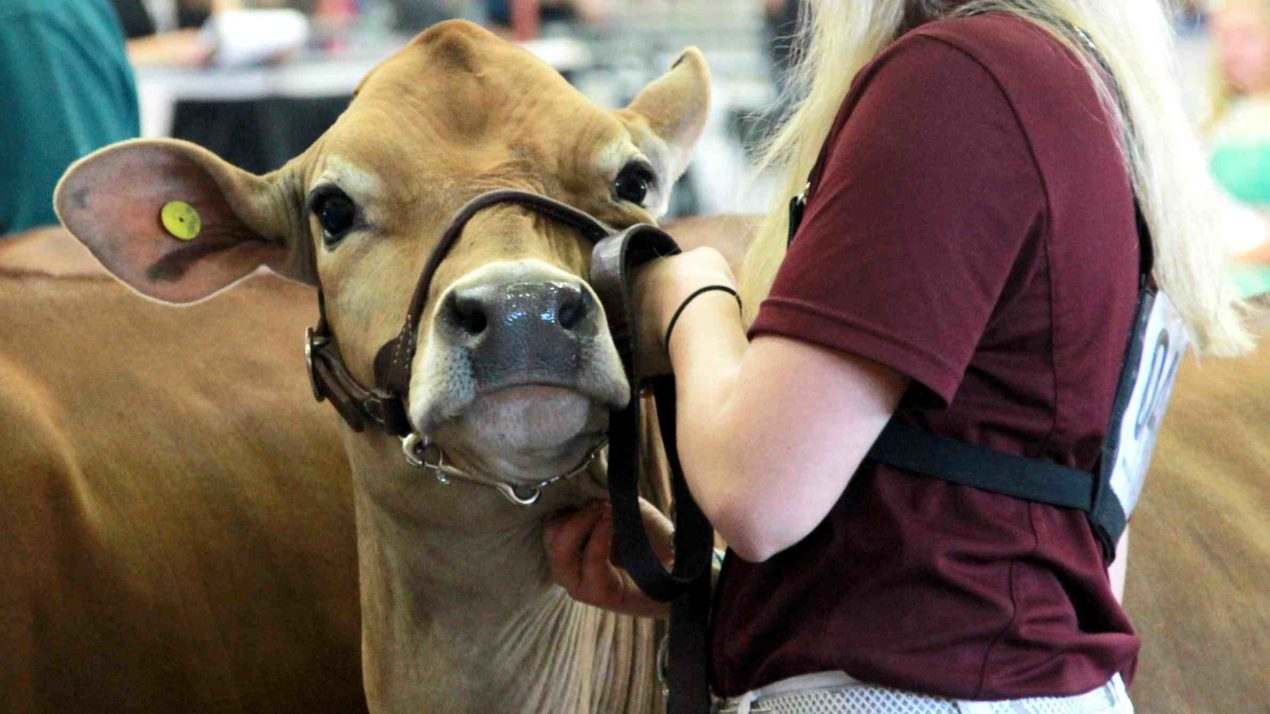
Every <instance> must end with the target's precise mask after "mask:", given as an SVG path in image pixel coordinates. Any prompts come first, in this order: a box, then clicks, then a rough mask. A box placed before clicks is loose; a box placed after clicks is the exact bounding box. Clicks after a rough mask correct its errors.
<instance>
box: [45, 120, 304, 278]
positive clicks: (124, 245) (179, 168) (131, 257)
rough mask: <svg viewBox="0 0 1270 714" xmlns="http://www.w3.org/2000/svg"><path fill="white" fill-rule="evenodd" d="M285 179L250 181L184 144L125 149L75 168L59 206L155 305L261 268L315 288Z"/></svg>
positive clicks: (146, 143)
mask: <svg viewBox="0 0 1270 714" xmlns="http://www.w3.org/2000/svg"><path fill="white" fill-rule="evenodd" d="M283 171H286V169H283ZM280 175H281V174H280V173H279V174H272V175H270V176H267V177H260V176H256V175H254V174H250V173H248V172H246V171H243V170H241V169H238V168H235V167H233V166H231V165H229V164H228V163H226V162H225V161H223V160H221V159H220V158H219V157H217V156H216V155H214V154H212V153H211V152H209V151H207V150H205V149H202V148H200V147H198V146H195V145H194V144H190V143H187V142H182V141H174V140H135V141H126V142H122V143H119V144H115V145H113V146H109V147H106V148H105V149H102V150H100V151H98V152H96V153H93V154H90V155H89V156H87V157H85V158H83V159H81V160H80V161H78V162H76V163H75V164H73V165H72V166H71V167H70V169H69V170H68V171H67V172H66V175H65V176H63V177H62V181H61V183H60V184H58V187H57V192H56V194H55V196H54V204H55V207H56V209H57V215H58V216H59V217H60V218H61V219H62V223H63V224H65V226H66V228H67V229H68V230H69V231H70V232H71V233H73V234H74V235H75V236H76V237H77V238H79V240H80V241H82V242H83V243H84V245H86V246H88V249H89V250H91V251H92V252H93V254H94V255H96V256H97V259H98V260H100V261H101V262H102V264H103V265H105V266H106V268H107V269H109V270H110V271H111V272H112V273H114V274H115V275H116V276H117V277H118V278H119V279H120V280H122V281H123V282H125V283H127V284H128V285H130V286H132V287H133V288H134V289H136V290H137V291H138V292H140V293H142V294H144V295H147V296H150V297H153V298H156V299H158V300H162V301H165V302H173V303H188V302H194V301H196V300H201V299H203V298H206V297H208V296H210V295H212V294H214V293H216V292H218V291H220V290H223V289H224V288H226V287H229V286H230V285H232V284H234V283H235V282H237V281H239V280H241V279H242V278H244V277H246V276H247V275H249V274H250V273H252V272H253V271H255V270H256V269H257V268H259V267H260V266H262V265H266V266H269V267H270V268H272V269H274V270H276V271H278V272H279V273H282V274H283V275H286V276H287V277H291V278H293V279H297V280H302V281H305V282H312V276H313V267H312V248H311V246H310V243H309V241H308V239H307V237H306V236H305V235H304V234H303V226H304V225H305V222H304V221H303V220H300V216H299V215H298V211H299V210H300V209H299V207H298V206H296V205H294V204H295V200H292V199H289V198H288V197H287V196H285V195H284V194H283V191H282V188H281V184H282V183H284V182H282V181H280V180H279V179H280Z"/></svg>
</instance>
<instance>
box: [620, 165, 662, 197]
mask: <svg viewBox="0 0 1270 714" xmlns="http://www.w3.org/2000/svg"><path fill="white" fill-rule="evenodd" d="M656 180H657V179H656V177H655V176H653V170H652V169H651V168H649V167H648V166H647V165H646V164H642V163H636V162H631V163H629V164H627V165H626V166H623V167H622V170H621V171H619V172H618V174H617V178H615V179H613V197H614V198H616V199H617V200H619V201H628V202H630V203H633V204H635V205H637V206H643V205H644V202H645V201H646V200H648V192H649V191H651V190H652V188H653V183H654V182H655V181H656Z"/></svg>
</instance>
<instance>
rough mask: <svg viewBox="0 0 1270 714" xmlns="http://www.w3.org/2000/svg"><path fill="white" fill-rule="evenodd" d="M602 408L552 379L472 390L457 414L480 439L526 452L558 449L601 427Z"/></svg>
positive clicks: (498, 448)
mask: <svg viewBox="0 0 1270 714" xmlns="http://www.w3.org/2000/svg"><path fill="white" fill-rule="evenodd" d="M606 416H607V412H606V410H602V409H596V408H595V402H594V400H592V399H591V398H590V397H588V396H586V395H584V394H582V393H581V392H579V391H577V390H576V389H570V388H568V387H564V386H559V385H555V384H542V383H530V384H521V385H516V386H510V387H502V388H499V389H496V390H492V391H490V392H487V393H485V394H481V395H479V396H477V398H476V399H474V400H473V401H472V403H471V405H469V406H468V408H467V410H466V411H465V413H464V414H462V415H461V416H460V417H459V419H460V420H461V421H463V422H466V424H465V426H466V427H467V428H468V429H469V430H471V431H472V432H473V433H474V434H475V435H478V438H479V439H480V441H481V442H482V443H484V444H485V445H487V446H488V447H490V448H492V449H494V450H496V451H500V452H519V453H522V454H524V455H526V456H532V455H535V454H541V453H544V452H545V453H551V452H555V451H558V450H559V449H560V448H561V447H562V446H564V445H566V444H568V443H569V442H571V441H574V440H576V439H578V438H582V439H583V440H586V437H588V436H589V437H592V438H591V440H592V441H594V440H595V438H598V437H597V436H596V435H597V434H602V433H603V428H604V423H605V422H606V421H607V419H605V418H604V417H606Z"/></svg>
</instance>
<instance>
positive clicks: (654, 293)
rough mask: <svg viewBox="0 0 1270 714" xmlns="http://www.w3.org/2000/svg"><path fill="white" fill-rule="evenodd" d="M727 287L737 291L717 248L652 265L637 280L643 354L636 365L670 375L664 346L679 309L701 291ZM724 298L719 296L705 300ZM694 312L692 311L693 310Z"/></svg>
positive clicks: (636, 287) (705, 297)
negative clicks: (701, 289)
mask: <svg viewBox="0 0 1270 714" xmlns="http://www.w3.org/2000/svg"><path fill="white" fill-rule="evenodd" d="M707 285H726V286H728V287H730V288H733V289H735V288H736V279H735V278H734V277H733V276H732V269H731V268H730V267H728V261H727V259H725V258H724V257H723V254H721V253H720V252H719V251H717V250H715V249H713V248H695V249H693V250H690V251H688V252H686V253H681V254H679V255H675V256H671V257H669V258H661V259H659V260H656V261H654V262H652V263H650V264H649V265H648V266H647V267H645V268H644V269H643V270H641V271H640V273H639V275H638V276H637V277H636V278H635V295H634V303H635V311H636V314H637V315H638V327H639V335H638V339H639V353H638V354H637V355H635V362H636V364H638V365H639V367H640V370H641V372H642V373H643V374H646V375H657V374H669V373H670V356H669V354H668V353H667V352H666V349H667V345H665V344H664V338H665V336H666V327H667V326H668V325H669V323H670V318H671V317H673V316H674V314H675V310H677V309H679V306H680V305H681V304H683V301H684V300H686V299H687V298H688V296H689V295H691V294H692V293H693V292H694V291H696V290H697V289H698V288H703V287H705V286H707ZM718 295H724V296H726V298H727V299H728V300H733V298H732V296H730V295H727V294H726V293H717V294H715V295H712V296H709V297H707V296H706V295H702V296H701V297H700V298H698V299H701V300H704V299H712V298H714V297H717V296H718ZM690 309H691V308H690Z"/></svg>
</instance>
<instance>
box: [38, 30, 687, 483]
mask: <svg viewBox="0 0 1270 714" xmlns="http://www.w3.org/2000/svg"><path fill="white" fill-rule="evenodd" d="M708 82H709V78H708V70H707V69H706V66H705V62H704V60H703V59H702V58H701V56H700V54H699V53H698V52H696V51H695V50H689V51H687V52H686V53H685V54H684V55H683V56H682V57H681V59H680V60H679V61H678V62H677V63H676V64H675V66H674V67H673V68H672V69H671V70H670V71H669V72H668V73H667V74H666V75H665V76H663V77H661V78H660V79H658V80H657V81H655V82H653V83H652V84H650V85H649V86H648V87H646V88H645V89H644V90H643V91H642V92H641V93H640V94H639V95H638V96H637V97H636V99H635V100H634V101H633V102H632V103H631V105H630V106H628V107H627V108H625V109H622V110H619V111H606V110H602V109H600V108H597V107H595V106H594V105H592V104H591V103H590V102H589V101H587V100H586V99H585V98H583V97H582V95H581V94H579V93H578V92H577V91H575V90H574V89H573V88H572V87H571V86H569V84H568V83H566V82H565V81H564V80H563V79H562V78H561V77H560V76H559V75H558V74H557V73H556V72H555V71H553V70H552V69H551V68H550V67H548V66H547V65H546V64H544V63H542V62H541V61H539V60H537V59H536V58H534V57H532V56H531V55H530V54H528V53H527V52H525V51H523V50H521V49H519V48H517V47H515V46H513V45H511V44H508V43H506V42H503V41H502V40H499V39H497V38H496V37H494V36H493V35H492V34H490V33H488V32H486V31H484V30H482V29H480V28H479V27H476V26H474V25H471V24H468V23H464V22H449V23H444V24H441V25H438V26H436V27H434V28H432V29H430V30H429V31H427V32H425V33H424V34H422V35H420V36H419V37H418V38H416V39H415V40H414V41H413V42H411V44H410V45H409V46H408V47H406V48H405V49H404V50H402V51H401V52H399V53H398V54H396V55H395V56H394V57H392V58H391V59H389V60H388V61H386V62H385V63H384V64H382V65H380V66H379V67H378V68H377V69H375V70H374V71H373V72H372V73H371V74H370V75H369V76H368V77H367V79H366V80H364V81H363V83H362V85H361V87H360V88H359V90H358V93H357V96H356V98H355V99H354V101H353V103H352V104H351V106H350V107H349V109H348V111H347V112H345V113H344V115H343V116H342V117H341V118H340V119H339V121H338V122H337V123H336V124H335V126H334V127H332V128H331V129H330V130H329V131H328V132H327V133H326V134H325V135H324V136H323V137H322V138H321V139H319V140H318V142H317V143H316V144H314V145H313V146H312V147H311V148H310V149H309V150H308V151H306V152H305V153H304V154H303V155H301V156H299V157H298V158H296V159H295V160H293V161H291V162H290V163H288V164H287V165H286V166H285V167H284V168H282V169H280V170H278V171H276V172H274V173H271V174H269V175H267V176H263V177H260V176H254V175H251V174H248V173H245V172H243V171H241V170H238V169H236V168H234V167H232V166H229V165H228V164H226V163H225V162H223V161H221V160H220V159H218V158H217V157H215V156H213V155H212V154H210V153H208V152H206V151H204V150H202V149H199V148H197V147H194V146H192V145H189V144H184V143H180V142H175V141H134V142H125V143H123V144H119V145H115V146H112V147H109V148H106V149H104V150H102V151H99V152H97V153H95V154H93V155H91V156H89V157H87V158H85V159H84V160H82V161H81V162H79V163H77V164H76V165H75V166H73V167H72V168H71V170H70V171H69V172H68V174H67V176H66V177H65V178H64V179H63V181H62V184H61V185H60V186H59V188H58V193H57V197H56V203H57V209H58V212H59V214H60V216H61V217H62V220H63V222H64V223H65V224H66V226H67V227H68V228H69V229H70V230H71V231H72V232H73V233H74V234H75V235H77V236H78V237H79V238H80V239H81V240H82V241H83V242H84V243H85V244H87V245H88V247H89V248H90V249H91V250H92V251H93V253H94V254H96V255H97V257H98V258H99V259H100V260H101V261H102V263H104V264H105V265H106V266H107V267H108V268H109V269H110V270H111V271H112V272H114V273H115V274H116V275H117V276H119V277H120V278H121V279H122V280H123V281H125V282H126V283H128V284H129V285H131V286H132V287H133V288H135V289H136V290H138V291H139V292H141V293H143V294H145V295H147V296H150V297H153V298H157V299H159V300H163V301H167V302H173V303H185V302H191V301H196V300H201V299H203V298H206V297H208V296H210V295H212V294H214V293H216V292H218V291H220V290H222V289H224V288H226V287H228V286H230V285H231V284H233V283H235V282H236V281H238V280H240V279H241V278H243V277H245V276H246V275H248V274H249V273H251V272H253V271H254V270H256V269H257V268H258V267H260V266H262V265H264V266H268V267H270V268H272V269H274V270H276V271H278V272H280V273H282V274H284V275H288V276H290V277H292V278H295V279H297V280H302V281H306V282H309V283H314V284H316V283H318V282H319V281H320V283H321V285H322V287H323V289H324V291H325V295H326V304H327V311H328V314H329V318H330V321H331V325H332V328H333V331H334V333H335V335H336V337H337V339H338V341H339V345H340V350H341V352H342V353H343V356H344V359H345V361H346V362H347V364H348V366H349V368H350V370H351V371H352V372H353V375H354V376H355V377H356V378H357V379H358V380H359V381H361V382H362V383H363V384H367V385H369V384H372V383H373V367H372V363H373V360H374V357H375V353H376V351H377V350H378V349H379V347H380V346H381V345H382V344H384V342H385V341H386V340H388V339H389V338H391V337H393V336H394V334H395V333H396V332H397V331H398V330H399V329H400V325H401V322H402V320H403V318H404V316H405V311H406V307H407V303H408V301H409V298H410V294H411V292H412V290H413V288H414V286H415V283H416V281H417V280H418V278H419V274H420V271H421V269H422V267H423V264H424V261H425V260H426V258H427V256H428V254H429V252H430V250H431V248H432V247H433V245H434V244H435V243H436V241H437V239H438V238H439V237H440V234H441V232H442V231H443V230H444V228H445V226H446V225H447V223H448V222H449V219H450V218H451V217H452V216H453V214H454V213H455V211H456V210H457V209H458V208H459V207H460V206H462V205H463V204H464V203H465V202H466V201H468V200H469V199H471V198H472V197H474V196H476V195H478V194H480V193H482V192H485V191H488V190H491V189H496V188H518V189H524V190H528V191H534V192H539V193H543V194H546V195H548V196H551V197H553V198H556V199H559V200H562V201H564V202H566V203H570V204H572V205H574V206H577V207H579V208H581V209H583V210H586V211H588V212H590V213H592V214H594V215H595V216H597V217H598V218H600V219H601V220H603V221H605V222H606V223H608V224H610V225H612V226H615V227H620V226H625V225H630V224H633V223H636V222H640V221H649V220H651V219H653V218H655V217H656V216H657V215H658V214H659V213H661V212H662V211H664V209H665V207H666V204H667V198H668V193H669V191H670V187H671V185H672V184H673V183H674V181H675V179H676V178H677V177H678V176H679V175H680V174H681V173H682V172H683V170H684V168H685V164H686V162H687V158H688V155H689V152H690V149H691V147H692V144H693V143H694V142H695V140H696V138H697V136H698V135H699V133H700V131H701V128H702V126H703V123H704V121H705V116H706V112H707V105H708V99H707V97H708ZM172 202H184V203H186V204H189V205H190V206H192V207H193V209H194V210H195V211H197V214H198V219H199V221H200V222H201V229H200V230H199V232H198V235H197V236H196V237H194V238H193V239H191V240H181V239H179V238H178V237H175V236H174V235H173V231H170V230H168V229H165V226H164V223H163V221H162V219H161V212H162V210H163V208H164V206H165V205H168V204H170V203H172ZM174 216H175V218H174V220H177V221H180V220H181V219H182V218H184V219H185V220H187V221H191V220H193V217H192V214H188V213H187V214H186V215H185V216H181V215H179V214H174ZM183 225H185V224H180V225H178V226H177V230H176V231H175V233H177V234H181V233H187V234H190V233H192V231H190V230H185V229H183V228H182V227H181V226H183ZM589 253H590V246H589V244H586V243H585V242H584V241H583V240H582V239H581V238H580V237H579V236H578V235H577V234H576V233H575V232H573V231H572V230H570V229H568V228H564V227H562V226H560V225H557V224H555V223H553V222H551V221H549V220H546V219H544V218H542V217H541V216H539V215H536V214H532V213H529V212H527V211H526V210H524V209H521V208H517V207H515V206H508V205H502V206H497V207H494V208H491V209H489V210H486V211H484V212H482V213H480V214H479V215H477V216H476V217H475V218H474V219H473V220H472V221H471V222H470V223H469V224H468V226H467V228H466V230H465V231H464V233H463V237H462V238H461V240H460V241H459V243H458V244H457V246H456V247H455V248H454V250H453V251H451V253H450V254H449V257H448V258H447V259H446V261H445V262H444V263H443V264H442V266H441V268H440V269H439V271H438V272H437V273H436V276H435V279H434V281H433V284H432V288H431V292H430V295H429V299H428V304H427V307H426V309H425V311H424V319H423V321H422V325H421V327H420V331H419V335H418V338H419V345H420V347H419V350H418V352H417V354H416V356H415V359H414V363H413V365H412V370H413V377H412V382H411V384H410V390H409V414H410V418H411V420H412V421H413V422H414V424H415V427H416V429H418V430H420V431H422V432H425V433H428V434H430V435H433V436H434V438H436V440H437V442H438V443H440V444H442V445H443V447H444V448H445V449H446V450H447V452H448V454H449V455H450V456H451V458H455V459H457V460H459V461H462V462H466V464H467V465H468V466H469V467H472V468H475V469H479V470H481V471H483V472H484V473H487V474H491V475H496V476H497V477H498V478H501V479H505V480H508V481H509V482H511V483H516V482H519V481H526V480H537V479H542V478H546V477H549V476H550V475H552V474H553V473H558V472H560V471H561V470H562V469H567V468H569V467H570V466H572V465H574V464H576V463H578V462H579V460H580V459H581V458H582V457H583V456H584V455H585V454H586V452H587V451H588V450H589V449H590V448H591V447H592V446H593V445H594V444H595V442H596V441H597V440H598V439H599V438H600V435H601V434H602V432H603V429H604V426H605V423H606V415H607V411H608V409H609V408H610V407H611V406H613V405H620V404H623V403H625V401H626V400H627V399H629V398H630V389H629V386H628V385H627V383H626V381H625V379H624V377H623V375H622V370H621V366H620V364H619V361H618V357H617V354H616V351H615V349H614V346H613V343H612V341H611V339H610V338H609V336H608V330H607V325H606V322H605V317H604V314H603V312H602V310H601V308H600V306H599V304H598V302H597V300H596V297H595V295H594V294H593V293H592V292H591V290H590V288H589V287H588V286H587V285H586V283H585V282H584V281H583V278H582V276H584V275H586V269H587V265H588V260H589ZM297 340H298V336H297Z"/></svg>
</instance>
